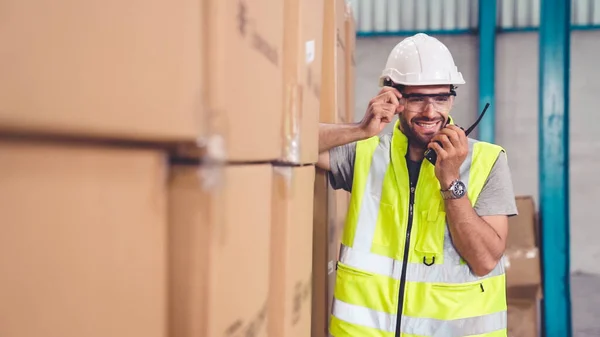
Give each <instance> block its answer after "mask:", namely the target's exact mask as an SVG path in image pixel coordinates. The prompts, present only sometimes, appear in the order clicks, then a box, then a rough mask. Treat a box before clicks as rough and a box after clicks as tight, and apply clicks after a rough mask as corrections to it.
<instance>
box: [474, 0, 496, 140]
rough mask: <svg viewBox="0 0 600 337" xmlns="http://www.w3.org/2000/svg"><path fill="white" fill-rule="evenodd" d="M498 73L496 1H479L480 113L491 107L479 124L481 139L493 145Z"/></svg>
mask: <svg viewBox="0 0 600 337" xmlns="http://www.w3.org/2000/svg"><path fill="white" fill-rule="evenodd" d="M495 72H496V0H479V111H478V113H479V112H481V111H482V110H483V108H484V107H485V104H486V103H490V107H489V108H488V110H487V112H486V113H485V114H486V116H485V118H483V119H482V120H481V123H480V124H479V135H478V137H477V138H479V139H480V140H482V141H486V142H491V143H493V142H494V140H495V133H496V114H495V108H494V94H495V76H494V75H495Z"/></svg>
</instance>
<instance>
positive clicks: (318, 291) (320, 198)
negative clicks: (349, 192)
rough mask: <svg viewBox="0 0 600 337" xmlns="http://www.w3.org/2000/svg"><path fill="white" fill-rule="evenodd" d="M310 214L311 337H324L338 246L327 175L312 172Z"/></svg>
mask: <svg viewBox="0 0 600 337" xmlns="http://www.w3.org/2000/svg"><path fill="white" fill-rule="evenodd" d="M314 188H315V189H314V212H313V284H312V288H313V293H312V329H311V336H314V337H321V336H327V334H328V326H329V316H330V313H331V304H332V302H333V291H334V287H335V276H336V272H335V270H336V268H335V267H336V262H337V254H338V251H339V245H338V244H337V242H336V238H337V237H338V236H339V235H338V234H337V226H336V206H337V205H336V198H335V196H336V195H335V191H334V190H333V189H332V188H331V185H330V184H329V180H328V178H327V172H326V171H323V170H321V169H316V177H315V184H314Z"/></svg>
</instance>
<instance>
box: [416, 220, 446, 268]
mask: <svg viewBox="0 0 600 337" xmlns="http://www.w3.org/2000/svg"><path fill="white" fill-rule="evenodd" d="M418 225H419V227H418V230H419V232H418V233H417V242H416V244H415V252H416V253H417V255H418V259H419V261H418V262H421V263H423V264H425V265H427V266H430V265H432V264H440V263H442V262H443V253H444V231H445V229H446V212H443V211H436V212H434V211H423V212H421V213H420V217H419V219H418ZM415 262H417V261H415Z"/></svg>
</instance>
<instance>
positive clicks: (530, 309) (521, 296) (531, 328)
mask: <svg viewBox="0 0 600 337" xmlns="http://www.w3.org/2000/svg"><path fill="white" fill-rule="evenodd" d="M516 202H517V208H518V211H519V215H518V216H515V217H511V218H509V233H508V240H507V248H506V254H505V267H506V282H507V297H508V335H509V336H511V337H531V336H538V335H539V333H540V329H539V317H540V314H539V310H540V306H539V305H540V303H539V301H540V299H541V296H542V295H541V293H542V292H541V290H542V282H541V272H540V270H541V260H540V253H539V239H538V222H537V216H536V214H537V213H536V208H535V204H534V202H533V198H532V197H529V196H519V197H517V198H516Z"/></svg>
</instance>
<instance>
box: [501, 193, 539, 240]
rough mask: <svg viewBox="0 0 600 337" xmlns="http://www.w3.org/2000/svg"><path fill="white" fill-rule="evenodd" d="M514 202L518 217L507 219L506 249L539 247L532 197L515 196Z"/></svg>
mask: <svg viewBox="0 0 600 337" xmlns="http://www.w3.org/2000/svg"><path fill="white" fill-rule="evenodd" d="M515 202H516V204H517V210H518V212H519V215H517V216H512V217H509V218H508V228H509V231H508V238H507V241H506V248H507V249H510V248H523V247H537V246H538V245H539V240H538V228H537V227H538V224H537V221H538V219H537V210H536V206H535V203H534V201H533V197H531V196H517V197H516V198H515Z"/></svg>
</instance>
